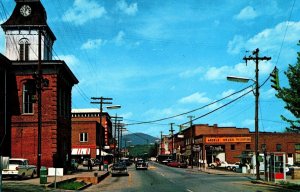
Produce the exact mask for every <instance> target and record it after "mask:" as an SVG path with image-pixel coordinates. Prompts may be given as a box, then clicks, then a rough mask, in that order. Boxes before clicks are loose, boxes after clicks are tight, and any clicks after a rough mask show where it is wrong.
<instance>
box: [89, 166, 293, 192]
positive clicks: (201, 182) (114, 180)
mask: <svg viewBox="0 0 300 192" xmlns="http://www.w3.org/2000/svg"><path fill="white" fill-rule="evenodd" d="M128 171H129V176H121V177H111V176H108V177H107V178H106V179H105V180H104V181H102V182H100V183H99V184H97V185H93V186H91V187H89V188H87V189H86V190H85V191H107V192H109V191H114V192H134V191H139V192H140V191H143V192H148V191H149V192H150V191H151V192H154V191H155V192H160V191H163V192H167V191H171V192H174V191H187V192H198V191H220V192H221V191H222V192H224V191H228V192H232V191H249V192H252V191H273V192H274V191H283V190H285V191H293V190H287V189H282V188H278V187H277V188H276V187H274V186H269V185H262V184H252V183H251V182H250V178H249V177H246V176H242V175H241V176H239V175H232V176H230V175H217V174H207V173H204V172H199V171H191V169H180V168H172V167H167V166H165V165H161V164H157V163H153V162H151V163H150V165H149V169H148V170H135V167H134V165H131V166H130V167H128Z"/></svg>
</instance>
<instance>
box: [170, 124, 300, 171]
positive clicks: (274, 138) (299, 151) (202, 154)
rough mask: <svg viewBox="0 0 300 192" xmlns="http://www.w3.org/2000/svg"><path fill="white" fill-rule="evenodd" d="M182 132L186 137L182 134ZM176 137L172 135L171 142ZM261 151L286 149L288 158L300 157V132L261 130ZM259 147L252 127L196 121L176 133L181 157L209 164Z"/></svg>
mask: <svg viewBox="0 0 300 192" xmlns="http://www.w3.org/2000/svg"><path fill="white" fill-rule="evenodd" d="M179 135H181V136H182V137H178V136H179ZM171 142H172V138H171V137H169V145H171V144H170V143H171ZM258 143H259V151H260V153H264V152H266V153H269V152H285V153H286V158H287V159H286V162H287V163H289V164H293V163H294V162H296V161H300V134H298V133H276V132H274V133H271V132H260V133H259V142H258ZM254 150H255V133H254V132H250V131H249V129H248V128H236V127H218V125H212V126H210V125H207V124H197V125H192V127H189V128H187V129H185V130H183V131H182V132H180V133H177V134H174V154H173V156H174V157H176V159H177V160H178V161H188V162H189V163H190V164H191V162H194V164H195V165H198V163H199V162H200V163H203V165H204V164H206V165H207V164H209V163H211V162H213V161H215V160H216V158H218V159H219V160H221V161H227V162H228V163H235V162H237V161H239V160H240V159H239V157H241V154H242V153H245V152H246V153H247V152H248V153H251V152H253V151H254Z"/></svg>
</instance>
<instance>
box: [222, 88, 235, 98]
mask: <svg viewBox="0 0 300 192" xmlns="http://www.w3.org/2000/svg"><path fill="white" fill-rule="evenodd" d="M234 92H235V90H233V89H229V90H227V91H224V92H223V93H222V94H221V98H224V97H227V96H229V95H231V94H232V93H234Z"/></svg>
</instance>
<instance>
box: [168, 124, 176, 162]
mask: <svg viewBox="0 0 300 192" xmlns="http://www.w3.org/2000/svg"><path fill="white" fill-rule="evenodd" d="M174 124H175V123H170V125H171V129H170V130H169V131H170V132H171V139H172V143H171V147H172V148H171V154H172V159H173V155H174V154H173V153H174V134H173V133H174V129H173V125H174Z"/></svg>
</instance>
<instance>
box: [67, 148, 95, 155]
mask: <svg viewBox="0 0 300 192" xmlns="http://www.w3.org/2000/svg"><path fill="white" fill-rule="evenodd" d="M90 154H91V149H90V148H72V153H71V155H90Z"/></svg>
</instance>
